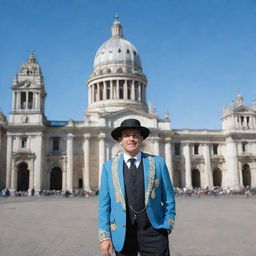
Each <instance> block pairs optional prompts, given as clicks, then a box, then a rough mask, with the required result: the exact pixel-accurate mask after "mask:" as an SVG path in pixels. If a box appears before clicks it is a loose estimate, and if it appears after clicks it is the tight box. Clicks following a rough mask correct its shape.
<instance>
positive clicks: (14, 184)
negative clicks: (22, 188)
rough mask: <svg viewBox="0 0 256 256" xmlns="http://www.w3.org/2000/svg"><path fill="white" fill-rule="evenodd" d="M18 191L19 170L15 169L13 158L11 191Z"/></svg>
mask: <svg viewBox="0 0 256 256" xmlns="http://www.w3.org/2000/svg"><path fill="white" fill-rule="evenodd" d="M16 190H17V170H16V168H15V159H14V158H12V174H11V189H10V191H11V192H13V191H16Z"/></svg>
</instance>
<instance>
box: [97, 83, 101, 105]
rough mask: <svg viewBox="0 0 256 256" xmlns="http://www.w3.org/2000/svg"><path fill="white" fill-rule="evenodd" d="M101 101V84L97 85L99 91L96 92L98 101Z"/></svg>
mask: <svg viewBox="0 0 256 256" xmlns="http://www.w3.org/2000/svg"><path fill="white" fill-rule="evenodd" d="M99 100H100V84H99V83H97V90H96V101H99Z"/></svg>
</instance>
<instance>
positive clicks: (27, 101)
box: [26, 91, 28, 109]
mask: <svg viewBox="0 0 256 256" xmlns="http://www.w3.org/2000/svg"><path fill="white" fill-rule="evenodd" d="M26 109H28V91H26Z"/></svg>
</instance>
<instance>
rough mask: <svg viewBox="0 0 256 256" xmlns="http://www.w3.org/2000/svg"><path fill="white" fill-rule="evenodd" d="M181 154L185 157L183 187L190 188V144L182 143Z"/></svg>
mask: <svg viewBox="0 0 256 256" xmlns="http://www.w3.org/2000/svg"><path fill="white" fill-rule="evenodd" d="M183 154H184V157H185V187H186V188H188V189H191V188H192V176H191V155H190V154H191V153H190V144H189V143H188V142H186V143H184V146H183Z"/></svg>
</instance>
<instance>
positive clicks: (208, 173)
mask: <svg viewBox="0 0 256 256" xmlns="http://www.w3.org/2000/svg"><path fill="white" fill-rule="evenodd" d="M203 155H204V161H205V185H206V186H209V187H212V186H213V173H212V165H211V153H210V146H209V144H208V143H206V144H205V145H204V154H203Z"/></svg>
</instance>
